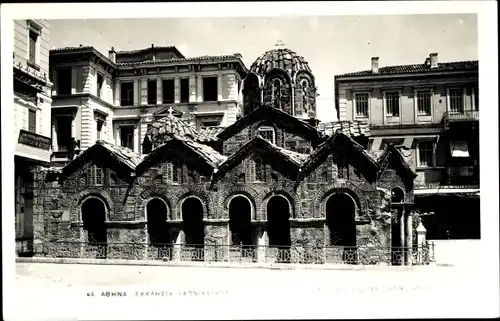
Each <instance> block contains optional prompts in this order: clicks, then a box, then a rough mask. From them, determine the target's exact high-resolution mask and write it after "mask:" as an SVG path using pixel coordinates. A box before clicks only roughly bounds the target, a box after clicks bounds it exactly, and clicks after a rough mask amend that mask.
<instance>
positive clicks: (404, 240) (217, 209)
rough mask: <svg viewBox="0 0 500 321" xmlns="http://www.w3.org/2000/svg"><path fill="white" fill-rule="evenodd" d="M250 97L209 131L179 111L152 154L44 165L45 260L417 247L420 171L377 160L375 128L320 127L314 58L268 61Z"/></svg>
mask: <svg viewBox="0 0 500 321" xmlns="http://www.w3.org/2000/svg"><path fill="white" fill-rule="evenodd" d="M242 94H243V107H242V110H241V111H240V114H239V116H238V117H237V120H236V121H235V122H234V123H232V124H230V125H229V126H226V127H214V128H211V129H209V130H207V129H205V130H203V131H199V130H197V128H196V127H195V126H193V125H192V124H190V123H189V122H187V121H185V120H183V119H181V118H180V117H176V116H175V115H174V113H173V112H172V110H171V111H170V112H169V113H168V114H167V115H166V116H164V117H163V118H161V119H158V120H157V121H155V122H153V123H152V124H151V125H150V126H148V129H147V131H146V133H145V135H144V140H143V142H142V146H143V149H142V151H143V153H142V154H139V153H137V152H134V151H132V150H130V149H127V148H123V147H117V146H115V145H114V144H112V143H110V142H106V141H97V142H96V143H95V144H94V145H93V146H91V147H90V148H88V149H86V150H84V151H83V152H82V153H80V154H79V155H78V156H77V157H76V158H75V159H74V160H72V161H71V162H69V163H68V164H67V165H65V166H64V167H62V168H45V169H40V170H38V171H37V173H36V189H35V199H36V203H35V204H36V206H35V216H36V219H35V222H36V223H35V224H36V228H35V251H36V255H48V256H76V257H82V256H84V257H86V256H95V255H96V252H95V251H90V250H89V249H96V248H98V249H99V248H101V249H105V251H103V252H99V253H100V254H98V255H101V256H102V257H104V256H105V257H107V258H130V256H132V257H133V258H142V259H144V258H149V259H158V258H164V259H165V257H167V259H172V260H176V259H181V255H180V254H179V253H182V250H183V249H188V248H189V249H193V248H194V249H195V250H196V249H204V251H203V255H202V256H197V258H198V259H202V260H203V259H204V260H227V258H228V256H230V255H233V254H234V253H233V254H231V253H232V252H231V251H232V250H231V251H229V249H230V248H233V249H238V248H239V249H242V248H244V249H250V250H252V249H256V248H259V251H251V255H250V260H254V261H259V262H264V261H266V262H267V261H273V260H274V259H276V257H274V259H273V258H270V255H271V254H270V253H274V252H273V251H271V250H273V249H274V250H276V251H282V253H284V256H283V257H281V260H283V261H289V260H295V259H297V257H299V256H300V257H301V258H302V259H303V258H304V253H309V254H310V255H312V254H313V253H316V252H314V251H317V250H318V249H322V251H326V252H328V249H335V248H344V249H347V248H349V249H354V250H355V249H357V248H365V249H369V248H370V247H375V248H377V249H388V250H389V251H390V249H391V247H392V248H395V247H400V246H411V245H412V244H413V243H414V240H413V238H414V236H415V233H414V231H413V230H414V228H415V226H414V225H415V224H414V222H413V220H412V216H411V213H412V212H411V204H412V202H413V180H414V178H415V172H414V170H413V169H412V168H411V167H409V165H408V163H407V162H406V159H405V151H404V150H401V149H400V148H399V147H397V146H394V145H389V146H388V147H387V148H386V150H385V151H384V153H383V154H382V155H380V156H379V157H375V156H373V155H371V154H369V153H368V152H367V151H366V150H365V147H366V143H367V136H368V135H369V130H368V127H367V124H366V123H363V122H359V121H350V122H337V123H328V124H319V121H318V120H317V119H316V86H315V81H314V75H313V73H312V71H311V69H310V67H309V65H308V63H307V62H306V61H305V59H304V58H303V57H301V56H300V55H298V54H297V53H295V52H293V51H292V50H289V49H285V48H278V49H273V50H270V51H268V52H266V53H264V54H263V55H262V56H260V57H259V58H258V59H257V60H256V61H255V62H254V63H253V64H252V65H251V67H250V69H249V72H248V73H247V75H246V76H245V78H244V79H243V82H242ZM391 191H392V199H391ZM37 244H38V246H37ZM71 244H72V245H71ZM162 248H167V249H171V250H172V252H170V253H173V254H172V255H171V256H169V255H165V254H161V253H160V251H158V249H162ZM217 248H218V249H227V250H228V251H225V250H223V251H215V250H214V249H217ZM298 248H300V249H301V251H302V252H300V251H296V250H294V249H298ZM132 249H133V250H132ZM260 249H269V251H260ZM290 249H292V250H290ZM235 251H236V252H237V250H235ZM304 251H305V252H304ZM308 251H309V252H308ZM233 252H234V251H233ZM326 252H322V253H326ZM176 253H177V254H176ZM298 253H302V254H300V255H299V254H298ZM384 253H385V252H384ZM389 253H390V252H389ZM240 255H241V252H240ZM322 257H323V259H320V261H321V260H322V261H323V262H325V261H328V260H325V259H324V256H322ZM344 258H345V252H344ZM302 259H300V260H302ZM374 260H375V261H377V262H386V263H389V262H390V260H391V258H390V255H386V256H384V255H379V256H377V257H376V258H375V259H374Z"/></svg>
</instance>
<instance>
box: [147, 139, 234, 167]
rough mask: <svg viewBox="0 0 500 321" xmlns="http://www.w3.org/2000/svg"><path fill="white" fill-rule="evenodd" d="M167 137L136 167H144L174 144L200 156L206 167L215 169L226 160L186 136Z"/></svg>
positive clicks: (210, 148)
mask: <svg viewBox="0 0 500 321" xmlns="http://www.w3.org/2000/svg"><path fill="white" fill-rule="evenodd" d="M167 136H168V139H167V140H166V141H165V142H164V143H163V144H162V145H161V146H159V147H157V148H156V149H154V150H153V151H152V152H151V153H150V154H149V155H147V156H146V157H145V158H144V160H143V161H142V162H141V163H140V164H139V166H138V167H143V166H145V165H146V164H148V163H149V161H150V160H151V159H153V158H154V157H156V156H157V155H158V154H159V153H161V151H162V150H163V148H165V147H168V146H172V145H174V144H177V145H174V146H184V147H186V148H188V149H189V150H191V151H192V152H194V153H195V154H197V155H198V156H200V157H201V158H202V159H203V160H205V161H206V163H207V164H208V165H210V166H211V167H213V168H217V167H218V166H219V164H221V163H222V162H224V161H225V160H226V158H227V157H226V156H224V155H221V154H220V153H219V152H218V151H216V150H215V149H213V148H212V147H210V146H207V145H204V144H201V143H198V142H196V141H195V140H193V139H190V138H189V137H188V136H179V135H176V134H168V135H167ZM167 136H166V137H167Z"/></svg>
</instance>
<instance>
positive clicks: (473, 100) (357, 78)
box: [335, 53, 480, 239]
mask: <svg viewBox="0 0 500 321" xmlns="http://www.w3.org/2000/svg"><path fill="white" fill-rule="evenodd" d="M371 63H372V68H371V69H370V70H365V71H359V72H352V73H348V74H343V75H338V76H336V77H335V92H336V102H337V106H338V107H337V116H338V119H340V120H364V121H367V122H368V123H369V125H370V130H371V138H370V140H369V143H368V146H367V148H368V149H369V150H370V152H373V153H381V152H382V151H383V150H384V148H385V146H386V145H387V144H390V143H393V144H396V145H402V146H404V147H405V148H406V149H407V150H408V152H409V153H411V155H412V160H411V163H412V164H411V165H412V167H413V168H415V170H416V173H417V177H416V179H415V203H416V208H417V209H418V210H419V211H420V212H422V213H424V212H425V213H430V212H432V213H434V215H430V216H428V217H426V218H425V219H424V225H425V227H426V228H427V230H428V237H429V238H430V239H444V238H479V236H480V225H479V222H480V215H479V214H480V211H479V99H478V97H479V91H478V88H479V87H478V61H460V62H439V60H438V54H437V53H432V54H430V55H429V57H428V58H427V59H426V60H425V62H424V63H422V64H414V65H401V66H387V67H380V66H379V58H377V57H375V58H372V61H371Z"/></svg>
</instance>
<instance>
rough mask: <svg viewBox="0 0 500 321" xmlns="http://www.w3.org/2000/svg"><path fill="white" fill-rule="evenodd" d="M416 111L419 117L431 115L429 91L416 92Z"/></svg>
mask: <svg viewBox="0 0 500 321" xmlns="http://www.w3.org/2000/svg"><path fill="white" fill-rule="evenodd" d="M417 111H418V115H420V116H430V115H431V91H430V90H425V91H418V92H417Z"/></svg>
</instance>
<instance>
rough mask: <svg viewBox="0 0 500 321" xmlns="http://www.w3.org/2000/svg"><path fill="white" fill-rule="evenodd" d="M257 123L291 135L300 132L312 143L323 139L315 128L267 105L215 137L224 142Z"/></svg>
mask: <svg viewBox="0 0 500 321" xmlns="http://www.w3.org/2000/svg"><path fill="white" fill-rule="evenodd" d="M259 121H267V122H270V123H273V124H275V125H276V126H278V127H281V128H284V129H288V130H289V131H290V132H292V133H297V132H301V133H302V135H303V136H305V137H306V138H308V139H309V140H311V141H313V142H319V141H320V140H321V139H322V138H323V135H322V134H321V133H320V132H318V131H317V130H316V128H314V127H313V126H311V125H309V124H308V123H306V122H305V121H303V120H300V119H298V118H295V117H293V116H291V115H289V114H287V113H285V112H283V111H281V110H279V109H276V108H273V107H270V106H267V105H261V106H259V107H258V108H257V109H255V110H254V111H252V112H251V113H249V114H248V115H245V116H244V117H243V118H240V119H239V120H237V121H236V122H235V123H233V124H232V125H231V126H228V127H227V128H226V129H224V130H223V131H222V132H221V133H219V134H218V135H217V137H218V138H219V139H222V140H226V139H228V138H230V137H232V136H234V135H235V134H237V133H238V132H240V131H242V130H243V129H245V128H246V127H248V126H250V125H251V124H253V123H256V122H259Z"/></svg>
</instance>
